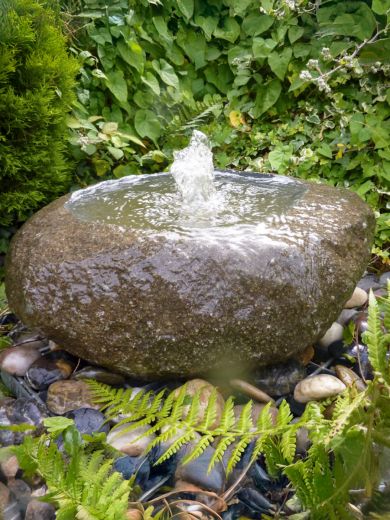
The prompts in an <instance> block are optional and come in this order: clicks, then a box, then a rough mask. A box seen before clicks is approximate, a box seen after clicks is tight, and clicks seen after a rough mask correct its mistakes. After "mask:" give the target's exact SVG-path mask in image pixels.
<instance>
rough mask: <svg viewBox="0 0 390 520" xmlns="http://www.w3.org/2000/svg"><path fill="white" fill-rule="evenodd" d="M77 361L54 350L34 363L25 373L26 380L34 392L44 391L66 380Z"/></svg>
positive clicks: (62, 352) (63, 352) (64, 353)
mask: <svg viewBox="0 0 390 520" xmlns="http://www.w3.org/2000/svg"><path fill="white" fill-rule="evenodd" d="M76 364H77V360H76V359H75V358H74V357H73V356H71V355H70V354H68V353H67V352H65V351H64V350H56V351H54V352H50V353H49V354H46V355H45V356H42V357H41V358H39V359H37V360H36V361H34V363H33V364H32V365H31V366H30V368H29V369H28V370H27V372H26V376H25V377H26V380H27V382H28V383H29V385H30V386H31V387H32V388H34V390H46V389H47V388H48V387H49V386H50V385H51V384H52V383H54V382H55V381H59V380H61V379H68V378H69V377H70V376H71V374H72V372H73V370H74V369H75V368H76Z"/></svg>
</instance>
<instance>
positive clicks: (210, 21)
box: [195, 16, 218, 40]
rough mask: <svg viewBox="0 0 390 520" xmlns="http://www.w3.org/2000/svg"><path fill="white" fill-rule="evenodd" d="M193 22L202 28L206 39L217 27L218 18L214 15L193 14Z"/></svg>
mask: <svg viewBox="0 0 390 520" xmlns="http://www.w3.org/2000/svg"><path fill="white" fill-rule="evenodd" d="M195 23H196V25H198V26H199V27H200V28H201V29H202V30H203V32H204V33H205V35H206V37H207V39H208V40H210V39H211V37H212V35H213V32H214V31H215V29H216V28H217V25H218V20H217V18H216V17H214V16H207V17H205V16H195Z"/></svg>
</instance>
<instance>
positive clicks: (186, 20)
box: [65, 0, 390, 262]
mask: <svg viewBox="0 0 390 520" xmlns="http://www.w3.org/2000/svg"><path fill="white" fill-rule="evenodd" d="M389 8H390V1H389V0H373V1H372V2H370V1H368V2H363V1H346V2H342V3H340V2H339V1H332V0H331V1H322V2H321V1H320V2H316V3H315V4H314V3H310V2H308V1H307V0H302V1H300V0H297V1H293V0H284V1H281V2H280V1H278V2H276V1H273V0H261V1H260V2H258V1H255V0H242V1H240V2H236V1H234V0H223V1H221V0H210V1H208V2H202V1H200V0H166V1H164V2H160V1H159V0H141V1H137V2H135V1H131V0H130V1H127V0H114V1H113V2H110V5H109V6H108V7H107V6H106V5H105V3H104V2H103V1H102V0H83V2H77V3H68V4H67V5H66V6H65V11H66V16H67V17H68V22H69V23H68V27H69V28H70V29H69V30H70V35H71V50H72V52H73V53H74V54H75V55H77V56H78V58H79V59H80V60H81V61H82V67H81V73H80V81H79V86H78V90H77V96H78V101H77V104H76V106H75V109H74V111H73V116H72V117H71V119H70V121H69V126H70V128H71V131H72V134H73V135H72V137H71V140H70V142H71V148H72V154H73V157H74V158H75V159H77V161H78V168H77V175H76V182H77V183H78V184H80V185H84V184H88V183H90V182H95V181H96V179H105V178H112V177H121V176H123V175H128V174H132V173H134V174H136V173H139V172H140V171H142V172H155V171H161V170H164V169H166V168H167V167H168V166H169V163H170V161H171V159H172V151H173V149H175V148H176V149H177V148H178V147H180V146H184V145H185V144H186V142H187V139H188V133H189V130H190V129H191V128H192V127H194V126H201V128H202V130H204V131H205V132H207V133H208V134H209V136H210V137H211V140H212V143H213V145H214V153H215V164H216V166H217V167H220V168H225V167H232V168H237V169H252V170H255V171H265V172H271V171H273V172H275V171H276V172H277V173H280V174H287V175H293V176H297V177H300V178H304V179H311V180H315V181H320V180H321V181H325V182H327V183H329V184H333V185H337V186H345V187H348V188H350V189H352V190H353V191H356V192H357V193H358V194H359V195H360V196H362V197H363V198H364V199H365V200H366V201H367V202H368V203H369V204H370V205H371V207H372V208H373V209H374V210H375V211H376V216H377V223H378V226H377V236H376V245H375V248H374V252H375V253H377V254H379V256H380V257H381V258H382V261H384V262H386V261H388V258H389V254H388V251H386V248H387V246H388V242H389V238H390V229H389V228H390V226H389V224H390V213H389V202H388V194H389V186H390V143H389V130H390V120H389V114H390V91H389V84H390V64H389V60H390V38H388V36H387V30H388V27H389V25H388V24H389ZM308 78H309V79H308Z"/></svg>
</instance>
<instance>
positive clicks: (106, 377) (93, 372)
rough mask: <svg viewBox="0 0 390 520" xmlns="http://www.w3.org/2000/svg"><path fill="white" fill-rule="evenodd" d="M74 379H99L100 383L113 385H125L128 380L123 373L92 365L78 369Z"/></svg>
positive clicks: (73, 376)
mask: <svg viewBox="0 0 390 520" xmlns="http://www.w3.org/2000/svg"><path fill="white" fill-rule="evenodd" d="M72 379H78V380H80V379H94V380H95V381H99V383H104V384H106V385H113V386H120V385H124V384H125V382H126V379H125V377H124V376H122V375H121V374H115V373H114V372H109V371H108V370H105V369H104V368H100V367H92V366H88V367H84V368H82V369H81V370H78V371H77V372H75V373H74V374H73V375H72Z"/></svg>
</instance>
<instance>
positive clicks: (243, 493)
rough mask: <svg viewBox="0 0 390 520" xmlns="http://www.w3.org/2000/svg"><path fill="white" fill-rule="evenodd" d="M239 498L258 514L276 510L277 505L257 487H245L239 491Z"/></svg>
mask: <svg viewBox="0 0 390 520" xmlns="http://www.w3.org/2000/svg"><path fill="white" fill-rule="evenodd" d="M237 498H238V499H239V500H241V501H242V502H243V503H244V504H245V505H246V506H247V507H248V508H249V509H250V510H251V512H255V513H258V514H261V513H271V512H275V506H274V505H273V504H271V502H270V501H269V500H267V499H266V498H265V496H264V495H263V494H262V493H260V491H258V490H257V489H254V488H250V487H244V488H242V489H240V491H239V492H238V493H237Z"/></svg>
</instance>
